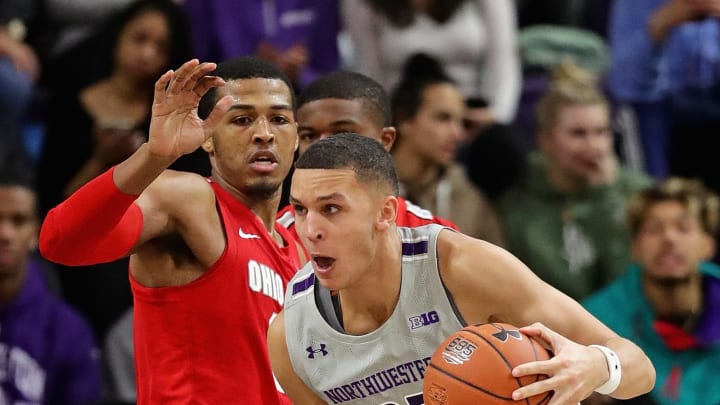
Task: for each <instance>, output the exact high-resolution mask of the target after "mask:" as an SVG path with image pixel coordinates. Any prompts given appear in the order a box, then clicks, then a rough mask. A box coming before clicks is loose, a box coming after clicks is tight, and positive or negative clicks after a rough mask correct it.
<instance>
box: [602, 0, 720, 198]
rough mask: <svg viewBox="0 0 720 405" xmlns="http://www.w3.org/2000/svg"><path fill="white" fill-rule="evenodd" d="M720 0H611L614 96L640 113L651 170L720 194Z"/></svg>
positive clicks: (642, 140) (641, 136)
mask: <svg viewBox="0 0 720 405" xmlns="http://www.w3.org/2000/svg"><path fill="white" fill-rule="evenodd" d="M718 16H720V0H702V1H700V0H637V1H618V0H615V1H613V5H612V9H611V14H610V24H609V38H610V45H611V50H612V60H613V64H612V67H611V71H610V75H609V85H610V89H611V90H612V95H613V97H614V98H615V99H617V101H618V102H620V103H622V104H624V105H626V106H627V107H629V111H631V112H633V113H634V116H635V121H636V127H637V128H636V131H637V135H638V138H639V143H640V144H641V145H642V152H643V155H644V156H643V157H644V163H645V170H646V171H647V172H648V173H649V174H651V175H653V176H654V177H656V178H665V177H668V176H669V175H679V176H684V177H697V178H700V179H701V180H702V181H703V183H704V184H705V185H706V186H707V187H710V188H712V189H713V190H715V191H716V192H717V191H720V175H718V171H717V169H716V167H715V163H714V161H715V158H716V151H717V150H718V148H719V147H720V143H719V142H720V141H719V140H718V137H717V134H718V132H720V97H718V94H719V90H718V89H720V73H718V72H720V41H718V37H719V35H720V21H718V19H717V17H718Z"/></svg>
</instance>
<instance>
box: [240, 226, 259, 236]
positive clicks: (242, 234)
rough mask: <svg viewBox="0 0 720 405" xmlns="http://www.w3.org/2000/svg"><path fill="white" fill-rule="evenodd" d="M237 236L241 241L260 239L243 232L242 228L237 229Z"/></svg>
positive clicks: (252, 234)
mask: <svg viewBox="0 0 720 405" xmlns="http://www.w3.org/2000/svg"><path fill="white" fill-rule="evenodd" d="M238 235H240V237H241V238H243V239H260V237H259V236H257V235H255V234H254V233H245V232H243V230H242V228H239V229H238Z"/></svg>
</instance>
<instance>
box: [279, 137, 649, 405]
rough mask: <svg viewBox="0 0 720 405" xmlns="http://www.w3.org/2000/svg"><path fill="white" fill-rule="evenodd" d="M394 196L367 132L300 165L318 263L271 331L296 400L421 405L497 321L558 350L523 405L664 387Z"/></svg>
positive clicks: (517, 267) (599, 330)
mask: <svg viewBox="0 0 720 405" xmlns="http://www.w3.org/2000/svg"><path fill="white" fill-rule="evenodd" d="M396 195H397V176H396V173H395V169H394V166H393V161H392V158H391V157H390V155H389V154H388V153H387V152H386V151H385V149H383V147H382V146H381V145H380V144H379V143H378V142H376V141H374V140H372V139H370V138H367V137H363V136H360V135H357V134H338V135H335V136H332V137H329V138H327V139H323V140H321V141H318V142H317V143H315V144H314V145H312V146H311V147H310V148H308V150H307V151H306V152H305V153H304V154H303V155H302V156H301V157H300V159H299V160H298V161H297V163H296V170H295V173H294V176H293V181H292V188H291V193H290V202H291V204H292V205H293V207H294V209H295V211H296V215H297V216H296V221H297V222H296V227H297V232H298V234H299V235H300V237H301V239H302V241H303V242H304V243H305V245H306V248H307V250H308V252H309V253H310V255H311V257H312V261H311V263H310V264H309V265H306V266H305V267H304V268H303V269H302V270H301V271H300V272H298V273H297V274H296V275H295V277H294V278H293V280H292V281H291V282H290V284H289V285H288V288H287V295H286V300H285V308H284V310H283V312H282V313H281V314H280V315H278V316H277V317H276V318H275V320H274V321H273V323H272V325H271V327H270V331H269V334H268V340H269V344H270V358H271V363H272V366H273V371H274V373H275V375H276V377H277V379H278V381H279V382H280V384H281V385H282V387H283V389H284V390H285V392H286V393H287V394H288V395H289V396H290V398H291V399H292V400H293V401H294V403H296V404H325V403H331V404H339V403H343V404H346V403H347V404H410V405H418V404H422V403H423V401H422V379H423V375H424V370H425V367H426V366H427V364H428V361H429V357H430V356H431V355H432V353H433V351H434V350H435V348H436V347H437V346H438V345H439V344H440V343H441V342H442V340H443V339H444V338H445V337H446V336H447V335H448V334H450V333H451V332H452V331H455V330H457V329H460V328H461V327H462V326H463V325H466V324H477V323H483V322H488V321H501V322H507V323H511V324H514V325H518V326H524V325H530V326H526V327H524V328H522V330H523V331H524V332H525V333H527V334H528V335H530V336H533V337H535V338H537V339H539V340H540V341H541V342H543V343H544V344H545V345H546V346H547V347H548V348H549V349H550V350H551V351H552V352H553V353H554V355H555V356H554V357H553V358H552V359H551V360H548V361H540V362H531V363H526V364H523V365H520V366H518V367H516V368H515V369H514V370H513V375H515V376H516V377H519V376H523V375H531V374H537V373H541V374H546V375H548V376H549V378H547V379H545V380H542V381H539V382H536V383H533V384H530V385H527V386H524V387H522V388H519V389H517V390H516V391H515V392H514V394H513V398H514V399H516V400H521V399H523V398H527V397H530V396H533V395H537V394H540V393H543V392H547V391H551V390H552V391H554V395H553V397H552V399H551V401H550V402H549V404H550V405H564V404H573V405H575V404H577V403H578V401H580V400H582V399H584V398H587V397H588V396H589V395H590V394H591V393H592V392H593V390H597V391H599V392H604V393H608V394H610V395H611V396H613V397H616V398H631V397H634V396H638V395H641V394H643V393H646V392H648V391H649V390H650V389H651V388H652V386H653V384H654V381H655V371H654V368H653V366H652V364H651V363H650V361H649V360H648V358H647V356H646V355H645V354H644V353H643V352H642V350H640V349H639V348H638V347H637V346H636V345H635V344H633V343H632V342H630V341H629V340H626V339H623V338H621V337H619V336H618V335H617V334H615V333H614V332H612V331H611V330H610V329H609V328H607V327H606V326H605V325H603V324H602V323H601V322H599V321H598V320H597V319H596V318H594V317H593V316H591V315H590V314H589V313H588V312H586V311H585V310H584V309H583V308H582V307H581V306H580V305H579V304H578V303H577V302H575V301H574V300H572V299H571V298H569V297H567V296H566V295H564V294H562V293H560V292H559V291H558V290H556V289H554V288H552V287H551V286H549V285H548V284H546V283H544V282H542V281H541V280H540V279H539V278H537V277H536V276H535V275H534V274H533V273H532V272H531V271H530V270H529V269H528V268H527V267H525V266H524V265H523V264H522V263H521V262H520V261H519V260H518V259H516V258H515V257H514V256H512V255H511V254H509V253H508V252H506V251H505V250H503V249H501V248H499V247H496V246H494V245H491V244H489V243H486V242H483V241H481V240H477V239H473V238H470V237H468V236H465V235H463V234H461V233H458V232H456V231H453V230H450V229H448V228H444V227H442V226H440V225H427V226H423V227H419V228H402V227H400V228H399V227H397V226H396V225H395V215H396V210H397V197H396ZM588 345H598V346H593V347H589V346H588ZM600 345H602V346H600Z"/></svg>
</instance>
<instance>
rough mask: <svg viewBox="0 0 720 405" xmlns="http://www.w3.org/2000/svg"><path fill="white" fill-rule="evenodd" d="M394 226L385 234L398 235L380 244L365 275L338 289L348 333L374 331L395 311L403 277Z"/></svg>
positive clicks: (344, 325)
mask: <svg viewBox="0 0 720 405" xmlns="http://www.w3.org/2000/svg"><path fill="white" fill-rule="evenodd" d="M394 229H395V228H393V231H392V232H388V233H387V234H383V235H384V236H385V237H387V236H392V235H394V238H386V239H387V240H386V241H385V243H382V242H380V243H379V244H378V246H379V248H378V249H379V250H378V251H377V252H376V255H375V257H376V258H377V259H376V260H375V261H373V262H372V263H371V264H370V266H369V268H368V269H366V272H365V273H364V274H363V275H362V276H361V279H360V280H358V281H357V282H356V283H354V284H353V286H352V287H349V288H345V289H343V290H341V291H340V292H339V293H338V295H339V301H340V307H341V308H342V314H341V315H342V323H343V327H344V328H345V331H346V332H347V333H348V334H351V335H362V334H366V333H369V332H372V331H373V330H375V329H377V328H379V327H380V326H381V325H382V324H383V323H385V322H386V321H387V320H388V319H389V318H390V316H391V315H392V313H393V311H395V307H396V306H397V303H398V299H399V297H400V285H401V281H402V277H401V275H402V256H401V249H402V245H401V242H400V238H399V236H398V235H397V232H395V231H394ZM390 234H392V235H390Z"/></svg>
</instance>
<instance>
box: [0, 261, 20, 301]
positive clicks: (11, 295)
mask: <svg viewBox="0 0 720 405" xmlns="http://www.w3.org/2000/svg"><path fill="white" fill-rule="evenodd" d="M26 275H27V270H26V271H19V272H13V273H10V274H2V275H0V308H5V307H6V306H7V305H8V304H9V303H10V302H12V301H13V300H14V299H15V297H17V295H18V294H19V293H20V289H21V287H22V285H23V283H25V277H26Z"/></svg>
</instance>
